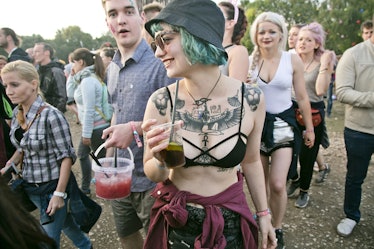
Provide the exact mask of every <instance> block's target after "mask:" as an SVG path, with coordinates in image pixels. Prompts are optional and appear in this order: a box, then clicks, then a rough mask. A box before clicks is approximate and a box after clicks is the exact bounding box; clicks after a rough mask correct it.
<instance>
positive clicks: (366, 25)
mask: <svg viewBox="0 0 374 249" xmlns="http://www.w3.org/2000/svg"><path fill="white" fill-rule="evenodd" d="M364 28H366V29H372V28H373V21H372V20H366V21H365V22H363V23H362V24H361V32H362V31H364Z"/></svg>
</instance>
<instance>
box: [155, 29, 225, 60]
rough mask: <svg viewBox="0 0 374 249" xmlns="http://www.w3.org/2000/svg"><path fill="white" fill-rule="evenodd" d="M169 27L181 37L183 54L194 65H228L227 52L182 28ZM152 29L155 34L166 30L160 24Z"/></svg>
mask: <svg viewBox="0 0 374 249" xmlns="http://www.w3.org/2000/svg"><path fill="white" fill-rule="evenodd" d="M167 25H169V26H170V27H171V29H172V30H173V31H176V32H178V33H179V34H180V35H181V41H182V49H183V52H184V54H185V55H186V57H187V59H188V61H189V62H190V63H191V64H192V65H193V64H198V63H199V64H204V65H223V64H225V63H226V52H225V51H223V50H221V49H218V48H217V47H215V46H214V45H212V44H210V43H208V42H206V41H205V40H203V39H200V38H199V37H196V36H194V35H192V34H191V33H189V32H188V31H187V30H186V29H184V28H182V27H178V26H174V25H170V24H167ZM151 29H152V32H153V33H154V34H155V33H156V32H158V31H162V30H164V28H163V27H162V26H161V25H160V23H156V24H154V25H152V27H151Z"/></svg>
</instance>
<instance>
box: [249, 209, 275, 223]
mask: <svg viewBox="0 0 374 249" xmlns="http://www.w3.org/2000/svg"><path fill="white" fill-rule="evenodd" d="M269 214H271V212H270V209H268V208H267V209H265V210H263V211H260V212H256V214H254V215H253V218H254V219H255V220H257V219H258V218H259V217H263V216H266V215H269Z"/></svg>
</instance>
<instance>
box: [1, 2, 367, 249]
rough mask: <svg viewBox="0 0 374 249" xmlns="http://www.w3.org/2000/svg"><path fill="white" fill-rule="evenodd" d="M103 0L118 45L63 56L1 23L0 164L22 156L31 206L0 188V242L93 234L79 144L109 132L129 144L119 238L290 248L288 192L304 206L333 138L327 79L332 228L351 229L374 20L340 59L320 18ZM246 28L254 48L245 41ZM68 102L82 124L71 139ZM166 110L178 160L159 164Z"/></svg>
mask: <svg viewBox="0 0 374 249" xmlns="http://www.w3.org/2000/svg"><path fill="white" fill-rule="evenodd" d="M101 2H102V7H103V10H104V12H105V21H106V23H107V26H108V27H109V31H110V32H111V34H112V35H113V37H114V39H115V42H116V44H115V46H113V45H112V44H110V43H104V44H103V45H102V47H100V48H99V49H98V50H96V51H91V50H89V49H87V48H77V49H76V50H74V51H71V54H70V55H69V61H68V63H67V64H65V65H64V63H63V61H61V60H58V59H57V58H56V57H55V48H53V47H52V46H51V45H50V44H48V43H46V42H38V43H36V44H35V45H34V47H32V48H29V49H27V50H23V49H22V48H21V39H20V38H19V37H18V36H17V35H16V33H15V32H14V31H13V30H12V29H11V28H1V29H0V47H2V48H3V49H4V50H5V51H6V52H7V56H0V81H1V84H0V90H1V92H0V94H1V101H2V104H1V105H0V114H1V123H0V131H1V133H0V140H1V141H0V163H1V165H0V168H1V174H4V175H5V173H7V172H8V171H9V170H10V169H11V168H12V167H13V165H18V167H19V169H20V170H21V172H22V178H23V187H24V190H25V192H26V194H27V196H28V198H29V199H30V200H31V201H32V202H33V203H34V205H35V206H36V208H37V209H38V210H39V213H40V216H39V220H37V218H35V217H33V216H32V215H30V214H29V213H28V212H27V211H26V210H24V209H23V208H22V207H20V208H19V209H17V208H16V206H17V203H16V202H17V201H18V200H17V199H15V198H12V197H10V198H0V207H2V209H4V210H9V214H8V215H16V216H17V218H20V219H18V220H19V224H20V227H17V226H11V227H10V229H5V228H4V226H5V225H6V222H5V223H4V222H3V218H1V220H2V221H1V222H0V244H4V245H8V247H7V248H19V246H22V248H60V237H61V233H62V232H63V233H64V234H65V235H66V236H67V237H68V238H69V239H70V240H71V241H72V242H73V244H74V245H75V246H76V247H77V248H88V249H89V248H93V247H94V243H93V242H92V240H91V239H90V238H89V236H88V232H89V230H90V229H91V228H92V226H93V225H94V224H95V223H96V221H97V220H98V219H99V217H100V214H101V207H100V206H99V205H98V204H97V203H96V202H95V201H94V200H93V199H92V191H91V182H92V181H91V180H92V171H91V159H90V154H91V152H93V151H96V150H97V149H98V148H99V146H100V145H102V144H103V143H105V148H106V149H105V150H102V151H101V152H100V153H99V154H98V158H103V157H112V156H114V155H113V154H114V153H115V156H118V157H125V154H126V153H127V150H126V149H127V148H129V149H130V150H131V151H132V153H133V155H134V164H135V168H134V170H133V172H132V177H131V178H132V181H131V193H130V195H129V196H127V197H124V198H120V199H115V200H111V201H110V204H111V208H112V213H113V217H114V222H115V229H116V232H117V235H118V237H119V241H120V243H121V246H122V248H124V249H130V248H131V249H138V248H139V249H141V248H147V249H148V248H150V249H151V248H170V249H179V248H217V249H223V248H228V249H239V248H252V249H254V248H259V247H260V248H264V249H265V248H276V249H282V248H285V246H286V245H287V243H290V242H287V235H286V234H284V231H283V220H284V217H285V213H286V209H287V202H288V201H289V200H288V198H291V197H297V199H296V201H295V206H296V207H297V208H306V207H307V206H308V205H309V204H310V203H309V200H310V198H311V197H312V196H311V195H310V194H309V192H308V191H309V188H310V186H311V181H312V178H313V168H314V165H315V164H316V163H317V164H318V169H317V170H318V171H319V174H318V177H317V179H316V183H319V184H321V183H323V182H325V181H326V180H327V179H328V175H329V173H330V170H331V168H330V166H329V164H328V163H327V162H325V161H324V158H323V156H322V153H321V151H320V148H321V147H322V148H325V149H327V148H328V146H329V138H328V133H327V127H326V122H325V118H326V117H329V116H330V114H331V108H332V96H333V90H334V88H335V89H336V98H337V99H338V100H339V101H340V102H342V103H344V104H346V110H345V124H344V125H345V128H344V140H345V148H346V153H347V173H346V178H345V194H344V206H343V210H344V213H345V215H346V217H345V218H344V219H342V220H341V222H340V223H339V224H337V228H336V229H337V233H338V234H339V235H341V236H343V237H345V236H349V235H350V234H351V233H352V231H353V229H354V228H355V226H356V225H357V224H358V223H359V222H360V219H361V213H360V203H361V195H362V184H363V182H364V180H365V178H366V175H367V171H368V166H369V164H370V160H371V156H372V154H373V152H374V130H373V125H372V124H373V121H374V112H373V111H372V110H373V109H374V106H373V105H374V103H373V101H372V99H373V92H374V88H373V86H374V84H370V83H373V82H372V81H373V79H374V70H373V65H374V50H373V46H374V36H373V35H372V34H373V21H374V20H373V21H372V20H368V21H366V22H364V23H363V24H362V25H361V34H362V38H363V40H364V41H363V42H362V43H359V44H357V45H356V46H354V47H352V48H349V49H347V50H346V51H345V52H344V53H343V55H342V56H341V58H340V56H336V55H335V53H334V51H332V50H328V49H327V48H325V41H326V39H328V37H326V32H325V31H324V28H323V26H322V25H321V24H320V23H318V22H310V23H305V24H293V25H290V24H287V22H286V20H285V18H284V17H283V16H282V15H280V14H278V13H275V12H269V11H267V12H263V13H261V14H259V15H258V16H257V17H256V18H255V20H254V21H253V23H251V24H249V23H248V22H247V18H246V16H245V11H244V10H243V9H242V8H241V7H240V6H238V4H237V1H233V0H232V1H221V2H219V3H218V4H216V3H214V2H213V1H211V0H189V1H185V0H174V1H172V2H170V3H169V4H168V5H166V6H163V5H161V4H159V3H156V2H154V3H151V4H148V5H145V6H142V10H139V6H138V5H137V3H136V1H131V0H102V1H101ZM288 29H289V30H288ZM247 31H249V33H250V37H251V41H252V43H253V46H254V48H253V51H251V53H248V50H247V48H246V47H245V46H243V45H242V44H241V39H242V38H243V36H244V34H245V33H246V32H247ZM337 57H339V58H340V59H339V61H338V60H337ZM326 96H327V109H326V106H325V99H326ZM108 106H109V107H110V108H109V110H107V107H108ZM67 110H68V111H72V112H73V113H74V114H75V115H76V122H77V124H78V125H79V127H80V128H81V134H80V136H81V137H80V141H79V145H78V147H77V148H74V146H73V138H72V136H71V131H70V125H69V123H68V121H67V119H66V117H65V112H66V111H67ZM325 113H326V114H325ZM175 122H177V123H180V124H182V129H181V131H180V133H181V136H182V138H183V154H184V158H185V164H184V166H183V167H178V168H168V167H167V166H166V164H165V160H164V158H163V157H162V156H161V154H162V152H163V151H165V150H167V149H168V148H169V147H168V146H169V144H168V143H164V142H162V141H164V140H165V138H166V137H165V136H166V135H165V134H166V133H165V129H161V128H158V129H155V128H154V126H155V125H158V124H164V123H175ZM113 148H115V150H114V149H113ZM76 151H77V152H76ZM76 159H79V164H80V171H81V179H78V180H76V179H75V176H74V173H73V171H72V167H73V165H74V163H75V162H76ZM8 180H9V179H7V181H8ZM244 182H245V183H246V185H244V184H243V183H244ZM6 184H7V182H6V181H5V180H4V179H0V192H1V193H2V195H3V194H4V195H9V193H11V192H9V191H10V189H9V188H8V187H7V186H6ZM244 186H247V187H248V191H249V194H250V197H251V199H252V202H253V205H254V208H255V210H251V209H250V205H249V203H248V200H247V199H246V196H245V191H244V189H243V187H244ZM297 190H299V191H297ZM16 209H17V210H16ZM8 215H6V214H5V215H4V217H7V216H8ZM83 217H84V218H83ZM4 220H5V218H4ZM142 230H143V231H144V233H142ZM25 234H27V236H23V235H25ZM14 241H19V244H17V243H15V242H14Z"/></svg>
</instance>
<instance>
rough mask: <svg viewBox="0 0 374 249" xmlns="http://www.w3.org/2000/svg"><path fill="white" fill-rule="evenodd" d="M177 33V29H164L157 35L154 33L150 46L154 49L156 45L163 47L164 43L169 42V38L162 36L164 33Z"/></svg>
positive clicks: (162, 48)
mask: <svg viewBox="0 0 374 249" xmlns="http://www.w3.org/2000/svg"><path fill="white" fill-rule="evenodd" d="M176 33H178V32H177V31H173V30H170V31H165V32H161V33H159V34H158V35H156V37H155V39H154V41H153V42H152V44H151V46H152V48H153V49H154V50H156V48H157V47H159V48H160V49H161V50H164V49H165V45H168V44H169V43H170V42H171V40H172V39H171V38H164V36H165V35H169V34H176Z"/></svg>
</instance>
